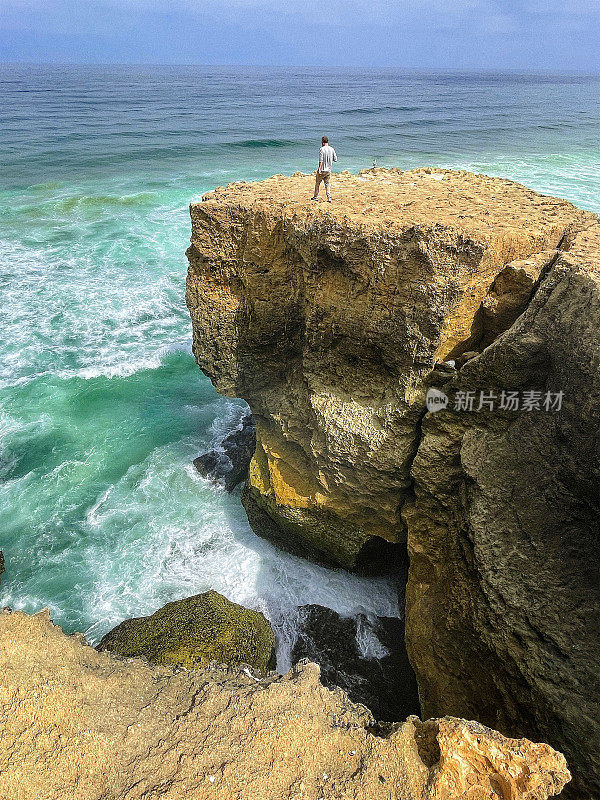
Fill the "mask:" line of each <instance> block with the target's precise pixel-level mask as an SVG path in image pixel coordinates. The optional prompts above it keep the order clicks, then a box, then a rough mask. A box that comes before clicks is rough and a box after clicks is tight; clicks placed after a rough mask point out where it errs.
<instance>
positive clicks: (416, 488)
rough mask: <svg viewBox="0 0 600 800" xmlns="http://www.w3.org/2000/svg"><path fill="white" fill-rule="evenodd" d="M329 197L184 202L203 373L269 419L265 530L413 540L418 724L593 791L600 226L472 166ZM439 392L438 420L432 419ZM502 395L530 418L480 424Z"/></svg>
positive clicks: (342, 543)
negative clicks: (544, 747)
mask: <svg viewBox="0 0 600 800" xmlns="http://www.w3.org/2000/svg"><path fill="white" fill-rule="evenodd" d="M335 189H336V202H335V203H334V204H333V205H332V206H329V205H327V206H326V205H323V206H320V205H318V204H310V203H308V202H306V198H307V197H308V196H309V192H310V190H311V185H310V178H308V177H300V176H296V177H293V178H283V177H281V176H279V177H278V176H276V177H274V178H272V179H270V180H269V181H265V182H262V183H260V184H254V185H246V184H235V185H232V186H229V187H227V188H225V189H220V190H217V191H216V192H214V193H211V194H210V195H207V196H206V198H205V201H204V202H202V203H199V204H194V205H192V207H191V216H192V243H191V246H190V249H189V250H188V256H189V260H190V267H189V273H188V291H187V300H188V305H189V308H190V312H191V315H192V320H193V324H194V352H195V355H196V359H197V361H198V363H199V365H200V366H201V367H202V369H203V370H204V371H205V372H206V374H208V375H209V376H210V377H211V379H212V380H213V382H214V384H215V386H216V387H217V389H218V390H219V391H221V392H223V393H225V394H229V395H232V396H240V397H243V398H244V399H246V400H247V401H248V403H249V405H250V407H251V409H252V411H253V413H254V415H255V418H256V424H257V447H256V453H255V456H254V458H253V460H252V463H251V468H250V477H249V481H248V483H247V486H246V489H245V491H244V502H245V505H246V508H247V511H248V516H249V519H250V521H251V523H252V524H253V527H254V528H255V530H256V531H257V532H258V533H262V534H267V535H270V536H272V537H273V538H275V539H276V540H277V541H279V542H282V543H285V544H286V545H288V546H292V547H295V548H301V549H303V550H304V552H307V553H309V554H311V555H316V556H318V557H325V558H328V559H330V560H331V561H333V562H334V563H337V564H341V565H343V566H347V567H352V568H357V567H359V568H360V567H364V565H365V562H373V561H374V560H379V561H380V562H381V561H384V562H385V561H391V553H392V550H393V548H394V547H395V544H394V543H398V542H402V541H403V540H405V539H406V538H408V546H409V551H410V561H411V566H410V580H409V585H408V594H407V616H406V623H407V641H408V647H409V653H410V656H411V661H412V663H413V666H414V667H415V670H416V673H417V678H418V682H419V690H420V697H421V703H422V707H423V710H424V712H425V714H426V715H441V714H445V713H453V714H455V715H459V716H467V717H475V718H477V719H479V720H482V721H483V722H486V723H487V724H490V725H493V726H496V727H498V728H499V729H500V730H502V731H503V732H504V733H507V734H512V735H515V734H519V735H520V734H522V733H528V734H529V735H531V736H535V737H538V738H542V739H544V740H547V741H550V742H551V743H553V744H554V745H556V746H557V747H560V748H562V749H564V752H565V753H566V754H567V757H568V759H569V762H570V763H571V764H572V766H573V768H574V773H575V781H574V784H573V786H574V789H573V796H577V797H578V798H579V799H580V800H581V798H596V797H598V796H600V758H599V756H598V754H599V753H600V740H599V736H600V709H599V708H598V697H600V692H599V689H600V686H599V679H598V672H597V668H596V667H597V664H598V662H599V661H600V637H599V635H598V634H599V633H600V630H599V622H598V620H599V619H600V600H599V596H598V592H599V589H598V587H599V586H600V581H599V580H598V577H599V576H598V563H599V558H598V556H599V553H598V542H599V537H598V525H599V523H598V519H599V516H598V511H599V509H600V497H599V495H598V491H599V490H598V486H600V482H599V480H598V478H599V471H600V470H599V455H600V440H599V439H598V430H600V427H599V421H600V405H599V404H600V400H599V397H600V391H599V390H600V386H599V385H598V380H599V379H598V375H600V370H599V366H600V350H599V344H600V336H599V335H598V330H599V329H600V326H599V319H598V317H599V315H600V310H599V309H600V298H599V295H598V281H599V274H600V264H599V254H600V239H599V233H598V231H599V223H598V220H597V218H596V217H595V216H594V215H592V214H589V213H587V212H583V211H580V210H578V209H576V208H575V207H573V206H572V205H571V204H569V203H567V202H565V201H562V200H557V199H555V198H550V197H543V196H540V195H538V194H536V193H534V192H531V191H529V190H527V189H525V188H524V187H522V186H519V185H517V184H514V183H511V182H509V181H504V180H499V179H493V178H487V177H484V176H475V175H469V174H467V173H462V172H461V173H456V172H450V171H445V170H416V171H413V172H408V173H401V172H398V171H394V170H391V171H386V170H372V171H368V172H365V173H362V174H361V175H360V176H358V177H356V176H351V175H341V176H336V187H335ZM444 362H448V363H444ZM455 367H458V371H457V369H456V368H455ZM428 388H437V389H438V390H442V389H443V390H444V392H445V393H447V395H448V396H449V397H450V401H449V403H448V406H447V409H446V410H445V411H439V412H437V413H435V414H429V415H425V411H426V406H425V394H426V390H427V389H428ZM503 390H504V391H505V392H508V391H517V392H521V396H523V393H525V392H529V393H531V392H534V394H533V395H531V394H529V395H528V396H529V398H530V401H531V402H533V408H532V407H531V402H530V406H529V408H530V410H529V411H522V412H518V413H513V412H511V411H509V410H504V411H499V410H498V407H497V406H496V409H495V410H494V411H493V412H492V411H490V412H489V413H488V412H487V411H486V409H487V408H488V407H489V406H488V405H486V404H484V405H482V406H481V409H480V410H478V405H477V403H478V402H479V394H478V393H479V392H480V391H484V392H487V393H489V392H490V391H493V392H494V393H495V394H496V396H497V397H499V396H500V395H501V392H502V391H503ZM460 391H462V392H463V393H465V392H470V391H472V392H474V393H475V395H474V396H475V397H476V398H477V402H476V404H475V406H474V408H473V411H472V412H465V411H458V410H455V407H454V406H455V402H456V398H457V393H458V392H460ZM560 391H564V400H563V406H562V409H561V410H560V411H559V412H557V411H551V410H549V411H545V410H543V405H542V404H543V401H544V398H545V397H546V393H547V392H551V393H552V395H553V396H556V395H557V394H558V393H559V392H560ZM536 392H537V394H535V393H536ZM463 397H464V394H463ZM467 397H468V396H467ZM536 398H537V400H536ZM540 398H541V399H540ZM488 400H489V396H488ZM536 402H538V403H539V404H540V410H539V411H538V410H536V407H535V403H536ZM383 542H387V543H390V544H389V545H388V546H387V549H386V546H382V544H381V543H383ZM377 557H379V558H378V559H377Z"/></svg>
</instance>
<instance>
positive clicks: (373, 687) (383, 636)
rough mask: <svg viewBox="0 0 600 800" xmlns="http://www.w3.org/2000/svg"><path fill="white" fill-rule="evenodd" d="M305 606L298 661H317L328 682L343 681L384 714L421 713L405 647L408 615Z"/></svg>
mask: <svg viewBox="0 0 600 800" xmlns="http://www.w3.org/2000/svg"><path fill="white" fill-rule="evenodd" d="M300 611H301V616H302V623H301V633H300V636H299V637H298V640H297V642H296V644H295V645H294V649H293V651H292V659H293V661H298V660H299V659H301V658H308V659H310V660H311V661H315V662H316V663H317V664H319V666H320V668H321V682H322V683H323V684H324V685H325V686H327V687H329V688H333V687H334V686H339V687H341V688H342V689H344V691H345V692H347V693H348V696H349V697H350V699H351V700H353V701H354V702H355V703H362V704H363V705H365V706H367V708H369V709H370V710H371V711H372V713H373V715H374V716H375V718H376V719H378V720H383V721H389V722H398V721H401V720H404V719H406V717H408V716H409V715H411V714H417V715H418V714H419V713H420V707H419V697H418V692H417V683H416V679H415V676H414V673H413V670H412V667H411V666H410V662H409V660H408V657H407V655H406V649H405V647H404V621H403V620H401V619H397V618H395V617H378V618H376V619H375V620H374V621H370V620H368V619H367V617H365V616H363V615H361V616H359V618H358V619H356V618H344V617H341V616H340V615H339V614H337V613H336V612H335V611H332V610H331V609H330V608H324V607H323V606H318V605H309V606H303V607H302V608H301V610H300ZM386 651H387V654H386ZM368 655H372V656H375V657H370V658H369V657H367V656H368Z"/></svg>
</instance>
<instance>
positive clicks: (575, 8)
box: [0, 0, 600, 72]
mask: <svg viewBox="0 0 600 800" xmlns="http://www.w3.org/2000/svg"><path fill="white" fill-rule="evenodd" d="M599 43H600V0H387V1H386V0H331V2H329V3H326V2H316V0H282V1H281V2H275V0H225V1H224V2H217V0H0V61H38V62H46V61H54V62H63V63H64V62H117V63H169V64H274V65H279V64H281V65H332V66H344V65H351V66H365V67H367V66H373V67H386V66H389V67H406V68H417V69H419V68H425V69H427V68H431V69H437V68H450V69H473V68H492V69H493V68H498V69H506V68H515V69H544V70H562V69H575V70H586V71H590V72H598V71H600V44H599Z"/></svg>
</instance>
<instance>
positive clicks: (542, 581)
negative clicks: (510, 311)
mask: <svg viewBox="0 0 600 800" xmlns="http://www.w3.org/2000/svg"><path fill="white" fill-rule="evenodd" d="M599 331H600V224H593V225H592V226H591V227H590V228H588V230H586V231H584V232H582V233H580V234H579V235H577V236H576V237H575V238H574V239H573V240H572V241H571V242H570V244H569V247H568V249H567V250H566V251H564V252H561V253H560V254H559V256H558V258H557V259H556V261H555V262H554V263H553V264H552V266H551V267H550V268H549V269H548V270H547V272H546V273H545V274H544V275H543V276H542V278H541V280H540V281H539V285H538V287H537V290H536V292H535V294H534V296H533V298H532V300H531V301H530V303H529V306H528V307H527V309H526V310H525V311H524V313H523V314H522V315H521V316H520V317H519V319H518V320H517V321H516V322H515V323H514V324H513V325H512V327H511V328H510V329H509V330H508V331H506V332H505V333H504V334H502V335H501V336H500V337H499V338H498V339H496V341H494V342H493V343H492V344H490V346H489V347H487V348H486V349H485V350H484V351H483V352H482V353H481V354H480V355H478V356H477V357H476V358H473V359H472V360H470V361H468V362H467V363H466V364H465V365H464V366H463V367H462V368H461V369H460V370H459V372H458V373H457V374H455V375H454V376H452V377H450V380H449V381H448V382H447V383H445V384H444V385H443V387H442V388H443V390H444V392H445V393H446V394H447V395H448V396H450V397H451V398H456V396H457V393H458V392H460V391H461V390H462V392H463V397H464V396H465V395H464V393H465V392H466V391H475V392H476V394H478V393H479V391H480V390H485V392H486V393H488V394H489V393H490V392H494V393H495V394H496V395H497V396H498V397H499V396H500V395H501V392H502V390H508V389H510V390H512V391H516V392H518V393H519V394H520V396H521V398H525V397H526V396H527V393H528V392H529V393H532V392H533V393H535V394H534V395H531V394H529V397H534V398H535V397H537V398H538V400H537V403H538V405H539V406H540V407H541V409H542V410H539V411H538V410H535V409H533V410H530V411H503V412H501V411H498V410H495V411H493V412H492V411H486V410H482V411H481V412H479V413H477V412H473V413H468V412H464V411H460V412H458V411H456V410H455V409H454V407H455V403H454V402H451V403H450V404H449V406H448V408H447V409H446V410H444V411H440V412H438V413H435V414H430V415H428V416H427V417H426V419H425V421H424V423H423V435H422V441H421V445H420V447H419V450H418V453H417V456H416V458H415V461H414V465H413V476H414V479H415V499H414V501H412V502H411V503H409V504H406V505H405V506H404V517H405V520H406V522H407V525H408V532H409V533H408V537H409V551H410V562H411V566H410V573H409V582H408V587H407V644H408V648H409V654H410V656H411V660H412V663H413V665H414V667H415V669H416V672H417V677H418V681H419V687H420V695H421V702H422V709H423V712H424V713H425V715H429V714H440V713H442V709H443V713H451V714H460V715H466V716H474V717H475V718H477V719H479V720H482V721H484V722H486V724H489V725H493V726H495V727H498V728H499V729H500V730H502V731H505V732H506V731H510V732H511V733H512V734H513V735H515V734H519V733H520V734H523V733H525V732H527V734H528V735H530V736H542V737H543V738H544V739H545V740H547V741H549V742H551V743H552V744H553V745H554V746H556V747H559V748H561V749H562V750H563V752H565V753H566V754H567V757H568V758H569V759H570V761H569V763H570V764H571V767H572V769H573V773H574V776H575V780H574V784H573V792H574V796H575V797H577V798H584V797H585V798H597V797H600V680H599V673H598V663H599V660H600V460H599V459H600V333H599ZM540 390H541V391H540ZM561 391H562V392H564V397H563V399H562V408H561V410H560V412H557V411H554V412H552V411H550V412H548V411H545V410H543V409H544V406H543V402H544V400H543V398H544V397H545V396H546V393H547V392H550V393H551V395H552V396H553V397H557V396H558V395H559V393H560V392H561ZM534 402H535V400H534Z"/></svg>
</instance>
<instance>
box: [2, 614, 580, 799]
mask: <svg viewBox="0 0 600 800" xmlns="http://www.w3.org/2000/svg"><path fill="white" fill-rule="evenodd" d="M0 664H1V675H2V677H1V680H0V720H1V725H2V736H1V737H0V773H1V774H2V781H1V782H0V798H1V800H17V799H18V800H42V798H43V800H67V798H68V800H109V799H110V800H117V798H125V797H126V798H128V800H143V799H145V800H147V799H148V798H158V797H161V798H164V800H183V799H184V798H185V799H186V800H250V799H251V798H252V800H254V799H255V798H260V800H318V799H319V798H325V797H327V798H328V800H334V798H335V800H391V799H392V798H394V800H458V798H461V797H462V798H473V800H478V798H485V800H546V798H547V797H549V796H552V795H555V794H558V792H560V790H561V788H562V787H563V785H564V784H565V782H566V781H568V779H569V772H568V770H567V768H566V764H565V760H564V758H563V756H561V755H560V754H559V753H556V752H554V751H553V750H552V749H551V748H550V747H548V746H547V745H544V744H533V743H532V742H529V741H527V740H525V739H521V740H518V741H517V740H510V739H505V738H504V737H502V736H500V735H499V734H497V733H496V732H495V731H491V730H489V729H487V728H485V727H483V726H482V725H478V724H476V723H472V722H465V721H464V720H459V719H452V718H447V719H441V720H430V721H429V722H427V723H422V722H420V721H419V720H418V719H417V718H416V717H413V718H410V719H409V720H408V721H407V722H405V723H404V724H403V725H402V726H396V728H395V729H390V730H389V731H388V732H387V733H388V735H387V738H383V737H382V736H378V735H375V733H374V732H373V728H372V725H373V722H374V721H373V719H372V717H371V716H370V714H369V713H368V712H367V711H366V709H365V708H363V707H362V706H356V705H353V704H352V703H350V702H349V700H348V698H347V697H346V696H345V695H344V693H343V692H342V691H341V690H337V691H335V692H331V691H329V690H328V689H325V688H324V687H323V686H321V684H320V683H319V671H318V667H316V666H315V665H314V664H304V665H299V666H298V667H296V668H294V669H293V670H292V671H291V672H290V673H288V675H285V676H275V675H273V674H271V676H270V677H267V678H266V679H262V680H261V679H257V678H256V677H253V675H252V673H250V671H249V670H246V671H244V670H243V669H239V668H232V669H227V668H223V667H218V666H213V667H211V668H208V669H204V670H197V671H196V670H191V671H188V670H182V669H180V670H174V669H170V668H167V667H153V666H150V665H149V664H148V663H146V662H144V661H141V660H139V659H134V660H129V661H127V660H125V659H122V658H118V657H116V656H114V655H113V654H112V653H109V652H103V653H98V652H97V651H95V650H94V649H93V648H92V647H89V646H88V645H86V644H85V640H84V639H83V637H81V636H79V635H76V636H65V634H64V633H63V632H62V631H61V630H60V628H58V627H55V626H54V625H52V623H51V622H50V619H49V617H48V615H47V612H42V613H41V614H38V615H36V616H34V617H30V616H27V615H26V614H23V613H19V612H16V613H8V612H6V611H4V612H0Z"/></svg>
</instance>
